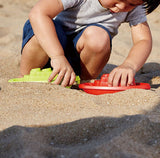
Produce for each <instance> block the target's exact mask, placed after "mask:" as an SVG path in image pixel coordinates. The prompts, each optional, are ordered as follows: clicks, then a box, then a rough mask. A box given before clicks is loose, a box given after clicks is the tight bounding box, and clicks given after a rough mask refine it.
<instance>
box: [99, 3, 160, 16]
mask: <svg viewBox="0 0 160 158" xmlns="http://www.w3.org/2000/svg"><path fill="white" fill-rule="evenodd" d="M159 1H160V0H99V2H100V3H101V5H102V6H103V7H104V8H107V9H109V10H110V11H111V12H113V13H117V12H129V11H131V10H132V9H134V8H135V7H136V6H138V5H142V4H144V7H145V9H146V12H147V13H148V14H149V13H151V12H152V11H153V10H154V9H155V8H157V6H158V5H159Z"/></svg>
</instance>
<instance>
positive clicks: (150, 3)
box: [143, 0, 160, 14]
mask: <svg viewBox="0 0 160 158" xmlns="http://www.w3.org/2000/svg"><path fill="white" fill-rule="evenodd" d="M143 1H144V5H145V8H146V11H147V14H149V13H151V12H152V11H153V10H154V9H156V8H157V7H158V6H159V4H160V0H143Z"/></svg>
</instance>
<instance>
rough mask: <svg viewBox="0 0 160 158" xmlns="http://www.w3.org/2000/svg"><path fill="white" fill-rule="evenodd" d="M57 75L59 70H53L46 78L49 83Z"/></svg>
mask: <svg viewBox="0 0 160 158" xmlns="http://www.w3.org/2000/svg"><path fill="white" fill-rule="evenodd" d="M58 73H59V70H58V69H54V70H53V72H52V73H51V75H50V76H49V78H48V82H51V81H52V80H53V79H54V78H55V76H56V75H57V74H58Z"/></svg>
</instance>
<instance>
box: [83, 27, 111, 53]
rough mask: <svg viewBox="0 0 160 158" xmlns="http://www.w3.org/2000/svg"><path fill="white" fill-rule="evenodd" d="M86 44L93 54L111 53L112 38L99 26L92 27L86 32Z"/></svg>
mask: <svg viewBox="0 0 160 158" xmlns="http://www.w3.org/2000/svg"><path fill="white" fill-rule="evenodd" d="M84 36H85V39H86V40H85V44H87V46H88V47H89V48H90V49H91V50H93V52H97V53H101V52H106V51H110V37H109V35H108V33H107V32H106V31H105V30H104V29H102V28H100V27H97V26H90V27H88V28H86V30H85V32H84Z"/></svg>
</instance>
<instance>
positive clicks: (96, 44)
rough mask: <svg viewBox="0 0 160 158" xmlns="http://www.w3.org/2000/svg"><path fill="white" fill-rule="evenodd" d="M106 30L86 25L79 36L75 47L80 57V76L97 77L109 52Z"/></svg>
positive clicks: (109, 43)
mask: <svg viewBox="0 0 160 158" xmlns="http://www.w3.org/2000/svg"><path fill="white" fill-rule="evenodd" d="M110 38H111V37H110V35H109V34H108V32H107V31H106V30H105V29H104V28H102V27H99V26H88V27H87V28H86V29H85V30H84V32H83V33H82V35H81V37H80V38H79V40H78V42H77V45H76V48H77V51H78V52H79V53H80V59H81V78H82V79H93V78H97V77H98V75H99V74H100V72H101V71H102V69H103V67H104V66H105V65H106V63H107V61H108V60H109V57H110V52H111V46H110V45H111V39H110Z"/></svg>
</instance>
